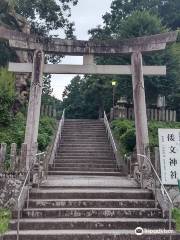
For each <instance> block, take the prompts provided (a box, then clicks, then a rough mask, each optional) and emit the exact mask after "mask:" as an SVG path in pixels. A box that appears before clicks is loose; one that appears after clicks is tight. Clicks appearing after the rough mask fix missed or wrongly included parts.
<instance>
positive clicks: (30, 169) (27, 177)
mask: <svg viewBox="0 0 180 240" xmlns="http://www.w3.org/2000/svg"><path fill="white" fill-rule="evenodd" d="M44 154H45V152H40V153H37V154H36V155H35V156H36V157H38V156H41V155H44ZM36 157H35V159H34V161H33V163H32V165H31V167H30V168H29V170H28V172H27V174H26V177H25V180H24V183H23V185H22V188H21V191H20V193H19V197H18V199H17V211H18V213H17V214H18V216H17V240H19V228H20V214H21V208H22V206H21V205H20V202H21V198H22V195H23V192H24V189H25V186H26V183H27V181H28V185H27V186H28V189H27V191H28V193H27V207H28V205H29V189H30V186H29V184H30V173H31V171H32V169H33V167H34V164H35V163H36Z"/></svg>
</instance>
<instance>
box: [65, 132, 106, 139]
mask: <svg viewBox="0 0 180 240" xmlns="http://www.w3.org/2000/svg"><path fill="white" fill-rule="evenodd" d="M63 137H76V138H79V137H80V138H82V137H86V138H88V137H94V138H97V137H99V138H100V137H101V138H103V137H106V135H105V133H104V132H91V131H90V132H82V133H79V131H78V132H69V133H63Z"/></svg>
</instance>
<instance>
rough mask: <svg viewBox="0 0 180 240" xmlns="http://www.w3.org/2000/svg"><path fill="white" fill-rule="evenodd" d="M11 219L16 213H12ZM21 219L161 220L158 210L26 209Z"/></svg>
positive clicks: (160, 213)
mask: <svg viewBox="0 0 180 240" xmlns="http://www.w3.org/2000/svg"><path fill="white" fill-rule="evenodd" d="M12 215H13V218H16V217H17V212H13V214H12ZM22 217H23V218H46V217H48V218H82V217H83V218H86V217H88V218H106V219H108V218H117V217H118V218H130V217H131V218H161V217H162V211H161V210H160V209H158V208H128V209H127V208H28V209H23V211H22Z"/></svg>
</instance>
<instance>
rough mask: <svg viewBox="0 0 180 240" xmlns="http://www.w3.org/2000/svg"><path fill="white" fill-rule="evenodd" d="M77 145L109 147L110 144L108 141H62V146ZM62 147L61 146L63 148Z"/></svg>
mask: <svg viewBox="0 0 180 240" xmlns="http://www.w3.org/2000/svg"><path fill="white" fill-rule="evenodd" d="M62 144H63V145H66V144H68V145H75V144H82V145H97V146H101V145H109V142H108V141H106V140H104V141H103V140H101V141H97V140H94V139H93V140H89V139H79V140H78V139H68V140H62V141H61V145H62ZM61 145H60V146H61Z"/></svg>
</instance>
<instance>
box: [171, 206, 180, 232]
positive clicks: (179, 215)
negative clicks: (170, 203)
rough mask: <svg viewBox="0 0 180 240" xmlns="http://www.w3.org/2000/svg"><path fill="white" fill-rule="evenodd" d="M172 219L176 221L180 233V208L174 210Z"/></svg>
mask: <svg viewBox="0 0 180 240" xmlns="http://www.w3.org/2000/svg"><path fill="white" fill-rule="evenodd" d="M172 217H173V219H174V220H175V221H176V231H177V232H180V208H174V209H173V211H172Z"/></svg>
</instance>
